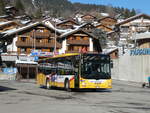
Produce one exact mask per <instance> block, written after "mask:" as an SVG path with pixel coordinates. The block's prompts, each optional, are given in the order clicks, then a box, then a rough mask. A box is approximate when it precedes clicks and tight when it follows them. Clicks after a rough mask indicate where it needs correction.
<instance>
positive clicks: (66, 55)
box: [39, 53, 81, 62]
mask: <svg viewBox="0 0 150 113" xmlns="http://www.w3.org/2000/svg"><path fill="white" fill-rule="evenodd" d="M80 54H81V53H66V54H60V55H56V56H53V57H49V58H44V59H41V60H39V62H40V61H43V60H48V59H55V58H62V57H68V56H77V55H80Z"/></svg>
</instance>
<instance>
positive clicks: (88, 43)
mask: <svg viewBox="0 0 150 113" xmlns="http://www.w3.org/2000/svg"><path fill="white" fill-rule="evenodd" d="M59 40H61V42H62V49H63V48H66V49H65V52H101V45H100V43H99V40H98V39H96V38H95V37H94V36H92V35H90V34H89V33H87V32H85V31H83V30H81V29H79V30H75V31H73V32H72V33H68V34H66V35H64V36H61V37H60V39H59ZM63 41H66V44H63Z"/></svg>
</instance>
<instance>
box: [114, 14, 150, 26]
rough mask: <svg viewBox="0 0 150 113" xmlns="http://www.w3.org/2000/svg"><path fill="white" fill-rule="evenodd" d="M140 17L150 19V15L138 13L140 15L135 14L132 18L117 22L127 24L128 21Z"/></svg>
mask: <svg viewBox="0 0 150 113" xmlns="http://www.w3.org/2000/svg"><path fill="white" fill-rule="evenodd" d="M140 17H143V18H144V19H145V18H146V19H150V16H149V15H146V14H138V15H135V16H132V17H130V18H127V19H125V20H123V21H120V22H119V23H117V24H116V25H117V26H119V25H122V24H126V23H128V22H131V21H134V20H135V19H139V18H140Z"/></svg>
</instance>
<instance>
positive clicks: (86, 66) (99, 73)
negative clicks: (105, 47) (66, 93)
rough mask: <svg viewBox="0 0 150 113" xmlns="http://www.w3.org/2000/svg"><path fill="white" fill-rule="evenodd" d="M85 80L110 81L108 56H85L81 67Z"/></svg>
mask: <svg viewBox="0 0 150 113" xmlns="http://www.w3.org/2000/svg"><path fill="white" fill-rule="evenodd" d="M82 77H83V78H85V79H97V80H98V79H110V78H111V75H110V58H109V57H108V56H100V55H99V56H98V55H97V56H85V57H84V58H83V65H82Z"/></svg>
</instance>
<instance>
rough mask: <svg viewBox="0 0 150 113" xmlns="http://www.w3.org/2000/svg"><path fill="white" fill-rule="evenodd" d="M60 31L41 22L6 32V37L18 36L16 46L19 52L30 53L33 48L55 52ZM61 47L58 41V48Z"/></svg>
mask: <svg viewBox="0 0 150 113" xmlns="http://www.w3.org/2000/svg"><path fill="white" fill-rule="evenodd" d="M58 35H60V33H59V32H58V31H57V30H55V29H54V28H52V27H50V26H48V25H45V24H43V23H41V22H36V23H33V24H29V25H27V26H24V27H21V28H18V29H16V30H14V31H11V30H8V31H6V32H5V35H4V37H5V38H12V37H15V36H17V41H16V46H17V53H18V54H22V53H24V54H30V53H31V51H32V50H37V51H41V52H53V51H54V47H55V38H56V37H57V36H58ZM59 48H61V44H60V43H58V42H56V49H59Z"/></svg>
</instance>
